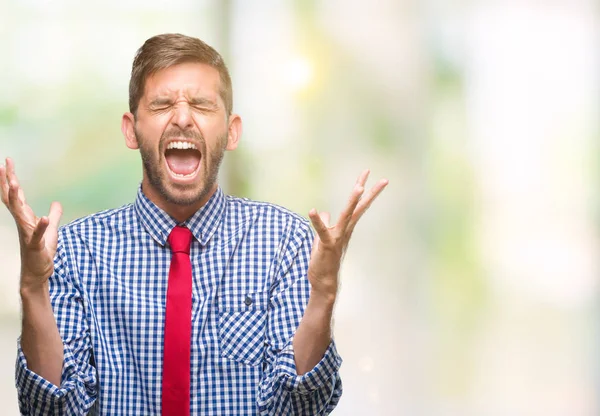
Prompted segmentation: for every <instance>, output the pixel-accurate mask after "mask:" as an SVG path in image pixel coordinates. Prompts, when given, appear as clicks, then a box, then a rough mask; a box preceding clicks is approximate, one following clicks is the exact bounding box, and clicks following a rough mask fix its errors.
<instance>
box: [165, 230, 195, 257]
mask: <svg viewBox="0 0 600 416" xmlns="http://www.w3.org/2000/svg"><path fill="white" fill-rule="evenodd" d="M191 242H192V232H191V231H190V229H189V228H187V227H182V226H179V225H178V226H176V227H175V228H173V230H172V231H171V234H169V245H170V246H171V251H172V252H173V253H185V254H190V244H191Z"/></svg>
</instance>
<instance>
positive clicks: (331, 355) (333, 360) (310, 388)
mask: <svg viewBox="0 0 600 416" xmlns="http://www.w3.org/2000/svg"><path fill="white" fill-rule="evenodd" d="M341 365H342V357H340V355H339V354H338V352H337V349H336V347H335V342H334V341H333V340H331V343H330V344H329V346H328V347H327V350H326V351H325V354H324V355H323V358H321V361H319V362H318V363H317V365H316V366H315V367H314V368H313V369H312V370H310V371H309V372H308V373H305V374H303V375H301V376H299V375H298V373H297V371H296V361H295V360H294V348H293V345H292V342H290V343H289V344H288V345H287V346H286V347H285V348H284V349H283V350H281V352H280V353H279V355H278V358H277V363H276V368H275V372H276V373H278V374H279V375H280V377H281V382H282V386H283V388H284V389H285V390H287V391H290V392H296V393H299V394H310V393H312V392H314V391H315V390H318V389H320V388H321V387H323V386H325V385H329V384H331V382H332V380H333V379H335V378H337V374H338V371H339V369H340V366H341Z"/></svg>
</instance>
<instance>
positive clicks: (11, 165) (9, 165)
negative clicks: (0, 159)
mask: <svg viewBox="0 0 600 416" xmlns="http://www.w3.org/2000/svg"><path fill="white" fill-rule="evenodd" d="M6 180H7V181H8V183H9V184H10V183H11V182H16V183H17V185H18V184H19V179H18V178H17V174H16V173H15V162H14V161H13V160H12V159H11V158H10V157H7V158H6Z"/></svg>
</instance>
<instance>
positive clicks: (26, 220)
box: [0, 158, 62, 292]
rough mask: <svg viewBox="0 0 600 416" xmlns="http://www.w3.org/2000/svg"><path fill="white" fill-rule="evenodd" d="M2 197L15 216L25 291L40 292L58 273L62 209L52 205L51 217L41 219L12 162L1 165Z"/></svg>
mask: <svg viewBox="0 0 600 416" xmlns="http://www.w3.org/2000/svg"><path fill="white" fill-rule="evenodd" d="M0 198H1V199H2V202H3V203H4V205H6V207H7V208H8V210H9V211H10V213H11V214H12V216H13V218H14V220H15V223H16V225H17V230H18V232H19V243H20V248H21V291H22V292H23V291H36V290H38V289H41V288H44V287H46V285H47V281H48V278H49V277H50V275H52V272H53V270H54V262H53V261H54V255H55V253H56V244H57V240H58V224H59V221H60V217H61V215H62V207H61V205H60V204H59V203H58V202H53V203H52V205H51V206H50V213H49V214H48V215H47V216H44V217H40V218H38V217H37V216H36V215H35V213H34V212H33V210H32V209H31V207H30V206H29V205H28V204H27V202H26V200H25V194H24V193H23V189H21V187H20V185H19V180H18V179H17V175H16V174H15V164H14V162H13V161H12V159H10V158H7V159H6V165H2V164H0Z"/></svg>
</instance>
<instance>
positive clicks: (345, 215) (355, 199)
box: [337, 178, 365, 233]
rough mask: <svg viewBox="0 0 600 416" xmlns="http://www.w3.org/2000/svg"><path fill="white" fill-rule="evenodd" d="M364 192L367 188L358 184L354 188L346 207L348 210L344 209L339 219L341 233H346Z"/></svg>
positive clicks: (338, 224)
mask: <svg viewBox="0 0 600 416" xmlns="http://www.w3.org/2000/svg"><path fill="white" fill-rule="evenodd" d="M359 180H360V178H359ZM364 191H365V188H364V187H363V186H361V185H359V184H358V182H357V184H356V185H355V186H354V189H353V190H352V193H351V194H350V198H349V199H348V204H347V205H346V208H344V210H343V211H342V213H341V214H340V217H339V218H338V223H337V226H338V227H339V229H340V232H342V233H344V232H345V231H346V228H348V224H349V223H350V220H351V219H352V215H353V214H354V211H355V209H356V206H357V205H358V203H359V201H360V197H361V196H362V194H363V192H364Z"/></svg>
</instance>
